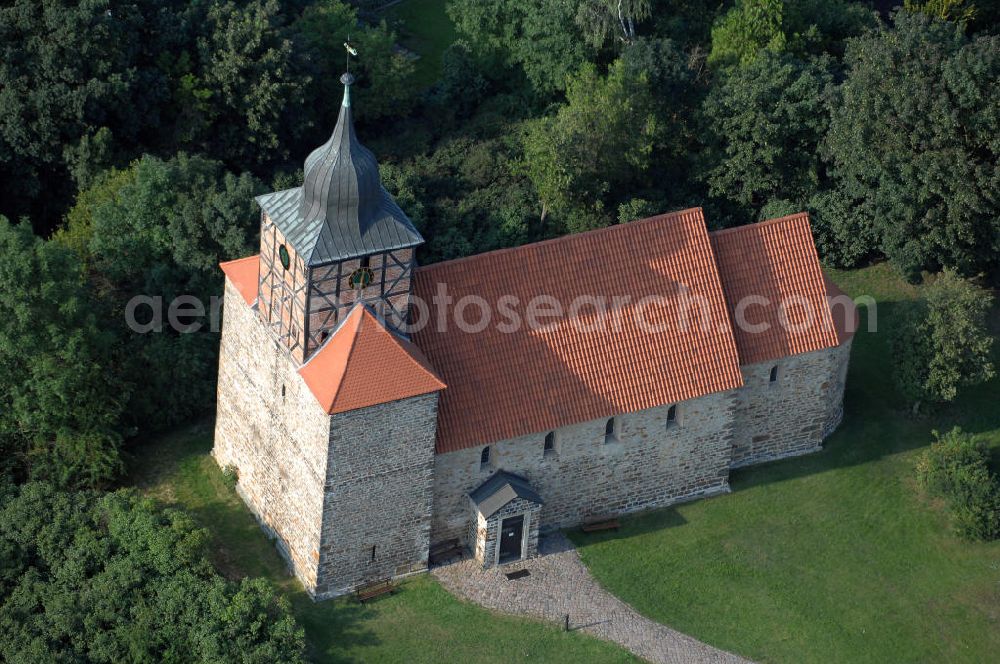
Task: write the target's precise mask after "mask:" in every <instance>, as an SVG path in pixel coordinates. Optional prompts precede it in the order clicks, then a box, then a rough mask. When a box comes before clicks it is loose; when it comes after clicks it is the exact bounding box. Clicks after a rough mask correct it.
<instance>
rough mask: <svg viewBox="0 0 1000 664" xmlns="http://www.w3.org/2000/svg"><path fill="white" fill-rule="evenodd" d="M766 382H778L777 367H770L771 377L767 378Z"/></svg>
mask: <svg viewBox="0 0 1000 664" xmlns="http://www.w3.org/2000/svg"><path fill="white" fill-rule="evenodd" d="M768 381H769V382H771V383H777V382H778V367H777V366H774V367H771V375H770V376H768Z"/></svg>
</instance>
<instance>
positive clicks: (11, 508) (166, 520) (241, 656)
mask: <svg viewBox="0 0 1000 664" xmlns="http://www.w3.org/2000/svg"><path fill="white" fill-rule="evenodd" d="M206 542H207V532H206V531H205V530H202V529H199V528H197V527H195V525H194V523H193V522H192V520H191V518H190V517H189V516H187V515H186V514H185V513H183V512H180V511H178V510H171V509H168V510H160V509H158V508H157V507H155V505H154V504H153V502H152V501H151V500H149V499H148V498H141V497H140V496H139V495H138V494H137V493H135V492H134V491H119V492H116V493H109V494H99V493H93V492H76V493H65V492H60V491H58V490H56V489H54V488H52V487H51V486H50V485H47V484H40V483H29V484H25V485H23V486H21V487H20V488H19V489H18V490H17V491H16V492H15V494H14V495H13V496H10V497H8V498H7V499H6V500H5V501H4V502H3V503H2V507H0V551H2V554H3V555H2V560H3V564H2V566H0V656H2V658H3V659H4V660H5V661H9V662H17V661H87V662H108V663H112V662H123V661H131V662H164V661H168V662H180V661H185V662H224V661H225V662H237V661H238V662H248V663H249V662H259V663H260V664H264V663H271V662H299V661H302V651H303V645H304V638H303V634H302V631H301V630H300V629H299V628H298V627H297V626H296V624H295V621H294V619H293V618H292V617H291V615H290V614H289V606H288V604H287V602H286V601H284V600H279V599H277V598H276V597H275V595H274V591H273V590H272V588H271V586H270V585H269V584H268V583H267V582H266V581H264V580H260V579H258V580H248V579H244V580H243V581H242V582H241V583H239V584H234V583H231V582H228V581H226V580H225V579H223V578H222V577H221V576H219V575H218V574H217V573H216V572H215V571H214V569H213V568H212V566H211V564H210V563H209V562H208V560H207V559H206V557H205V545H206Z"/></svg>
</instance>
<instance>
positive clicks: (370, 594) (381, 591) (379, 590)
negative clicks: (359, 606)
mask: <svg viewBox="0 0 1000 664" xmlns="http://www.w3.org/2000/svg"><path fill="white" fill-rule="evenodd" d="M395 590H396V584H395V583H393V582H392V579H382V580H381V581H373V582H372V583H369V584H367V585H364V586H361V587H360V588H358V589H357V590H355V591H354V596H355V597H357V598H358V601H359V602H367V601H368V600H370V599H375V598H376V597H381V596H382V595H389V594H391V593H393V592H394V591H395Z"/></svg>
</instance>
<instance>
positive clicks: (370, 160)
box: [299, 74, 382, 224]
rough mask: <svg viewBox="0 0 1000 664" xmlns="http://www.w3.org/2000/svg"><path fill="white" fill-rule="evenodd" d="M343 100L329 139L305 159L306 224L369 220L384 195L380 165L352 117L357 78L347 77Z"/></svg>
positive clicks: (302, 208) (302, 211)
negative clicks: (364, 142) (348, 218)
mask: <svg viewBox="0 0 1000 664" xmlns="http://www.w3.org/2000/svg"><path fill="white" fill-rule="evenodd" d="M340 82H341V83H343V84H344V101H343V103H342V104H341V105H340V116H339V117H338V118H337V126H336V127H335V128H334V130H333V135H332V136H330V140H328V141H327V142H326V143H324V144H323V145H321V146H320V147H318V148H317V149H316V150H314V151H313V153H312V154H310V155H309V158H308V159H306V167H305V180H304V182H303V183H302V202H301V203H300V204H299V214H301V215H302V218H303V220H304V221H307V222H308V221H311V220H313V219H326V220H334V219H338V218H341V217H350V218H352V219H353V218H354V217H357V218H358V220H359V222H360V223H361V224H365V223H366V222H368V221H370V219H366V218H365V217H370V216H371V214H372V213H373V212H376V211H377V210H378V202H379V199H380V198H381V195H382V183H381V182H380V181H379V175H378V162H377V161H376V160H375V155H373V154H372V153H371V150H369V149H368V148H366V147H365V146H363V145H361V143H360V142H359V141H358V137H357V135H356V134H355V133H354V121H353V119H352V118H351V84H352V83H354V76H352V75H351V74H344V75H343V76H341V78H340Z"/></svg>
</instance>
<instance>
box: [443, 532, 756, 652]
mask: <svg viewBox="0 0 1000 664" xmlns="http://www.w3.org/2000/svg"><path fill="white" fill-rule="evenodd" d="M538 546H539V554H540V555H539V557H538V558H533V559H531V560H524V561H519V562H516V563H510V564H508V565H504V566H503V567H502V568H496V567H494V568H491V569H488V570H483V569H481V568H480V567H479V565H478V564H476V562H475V561H474V560H469V559H467V560H462V561H460V562H455V563H451V564H448V565H443V566H441V567H437V568H435V569H433V570H432V573H433V574H434V576H435V577H437V578H438V580H439V581H440V582H441V584H442V585H443V586H444V587H445V588H447V589H448V590H449V591H450V592H452V593H453V594H455V595H458V596H459V597H462V598H464V599H467V600H470V601H472V602H475V603H476V604H480V605H482V606H485V607H486V608H488V609H493V610H495V611H501V612H503V613H511V614H515V615H527V616H532V617H535V618H541V619H543V620H551V621H554V622H558V623H560V624H564V622H565V619H566V615H567V614H569V619H570V629H571V630H574V629H578V630H582V631H584V632H587V633H588V634H592V635H594V636H596V637H598V638H601V639H605V640H607V641H613V642H615V643H617V644H619V645H621V646H623V647H625V648H627V649H628V650H630V651H631V652H633V653H635V654H636V655H638V656H639V657H642V658H643V659H646V660H649V661H651V662H658V663H659V662H663V663H669V664H692V663H694V662H712V663H715V662H727V663H729V662H733V663H735V662H743V663H746V662H748V660H745V659H743V658H741V657H738V656H736V655H733V654H732V653H728V652H725V651H723V650H718V649H717V648H713V647H711V646H709V645H706V644H704V643H702V642H701V641H698V640H696V639H693V638H691V637H690V636H687V635H685V634H681V633H680V632H678V631H676V630H673V629H670V628H669V627H667V626H665V625H661V624H660V623H657V622H653V621H652V620H649V619H648V618H644V617H643V616H641V615H639V614H638V613H636V612H635V611H634V610H632V608H631V607H630V606H629V605H628V604H626V603H625V602H622V601H621V600H619V599H618V598H617V597H615V596H614V595H611V594H610V593H608V592H606V591H605V590H603V589H602V588H601V587H600V586H599V585H598V584H597V581H595V580H594V578H593V577H592V576H591V575H590V572H588V571H587V568H586V567H585V566H584V564H583V563H582V562H581V561H580V556H579V555H578V554H577V552H576V549H575V548H574V547H573V545H572V544H571V543H570V542H569V540H568V539H566V537H565V536H564V535H562V534H561V533H554V534H552V535H548V536H546V537H543V538H542V539H541V541H540V542H539V545H538ZM520 569H526V570H528V571H529V572H530V575H529V576H526V577H523V578H520V579H514V580H508V579H507V577H506V576H505V575H506V574H508V573H510V572H514V571H517V570H520Z"/></svg>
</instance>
